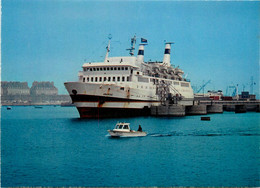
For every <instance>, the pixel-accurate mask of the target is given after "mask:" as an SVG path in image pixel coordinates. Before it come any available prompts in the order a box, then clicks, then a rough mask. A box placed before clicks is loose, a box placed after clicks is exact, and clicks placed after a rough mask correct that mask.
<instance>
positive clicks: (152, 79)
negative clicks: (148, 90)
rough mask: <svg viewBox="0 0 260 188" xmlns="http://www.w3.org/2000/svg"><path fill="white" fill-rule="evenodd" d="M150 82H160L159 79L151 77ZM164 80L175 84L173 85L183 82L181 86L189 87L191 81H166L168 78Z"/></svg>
mask: <svg viewBox="0 0 260 188" xmlns="http://www.w3.org/2000/svg"><path fill="white" fill-rule="evenodd" d="M138 81H139V80H138ZM150 82H153V83H154V84H155V83H157V84H158V83H159V79H154V78H151V79H150ZM163 82H165V83H168V84H173V85H180V84H181V87H189V86H190V84H189V83H185V82H175V81H173V82H172V81H166V80H163Z"/></svg>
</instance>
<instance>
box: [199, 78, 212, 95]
mask: <svg viewBox="0 0 260 188" xmlns="http://www.w3.org/2000/svg"><path fill="white" fill-rule="evenodd" d="M210 81H211V80H209V81H207V82H206V83H205V84H203V85H202V86H201V87H200V89H199V90H198V91H197V93H199V92H200V91H201V90H202V89H204V88H205V86H206V85H207V84H208V83H210ZM203 93H204V91H203Z"/></svg>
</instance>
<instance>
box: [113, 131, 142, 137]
mask: <svg viewBox="0 0 260 188" xmlns="http://www.w3.org/2000/svg"><path fill="white" fill-rule="evenodd" d="M108 132H109V134H110V136H112V137H141V136H146V135H147V133H146V132H143V131H142V132H141V131H130V132H121V131H113V130H108Z"/></svg>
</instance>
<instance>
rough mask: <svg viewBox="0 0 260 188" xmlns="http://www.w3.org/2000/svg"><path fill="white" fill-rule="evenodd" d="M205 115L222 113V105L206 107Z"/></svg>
mask: <svg viewBox="0 0 260 188" xmlns="http://www.w3.org/2000/svg"><path fill="white" fill-rule="evenodd" d="M207 113H223V105H221V104H213V105H207Z"/></svg>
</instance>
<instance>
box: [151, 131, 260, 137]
mask: <svg viewBox="0 0 260 188" xmlns="http://www.w3.org/2000/svg"><path fill="white" fill-rule="evenodd" d="M147 136H152V137H171V136H260V133H255V132H240V131H239V132H226V133H223V132H202V131H201V132H198V131H195V132H189V133H184V132H177V131H173V132H168V133H150V134H148V135H147Z"/></svg>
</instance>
